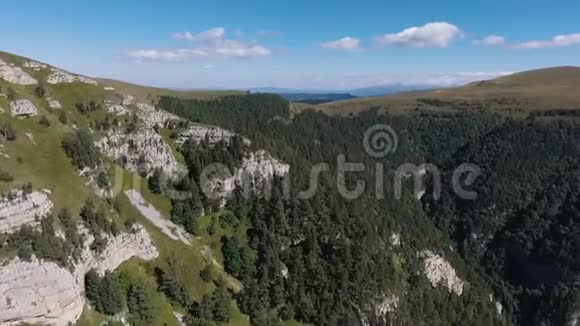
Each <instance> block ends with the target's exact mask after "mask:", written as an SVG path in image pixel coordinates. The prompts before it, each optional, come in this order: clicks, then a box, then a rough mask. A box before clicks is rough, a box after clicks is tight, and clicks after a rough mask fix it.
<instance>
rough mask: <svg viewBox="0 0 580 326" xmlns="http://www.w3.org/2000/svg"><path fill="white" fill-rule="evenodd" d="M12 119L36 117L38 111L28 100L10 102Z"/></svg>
mask: <svg viewBox="0 0 580 326" xmlns="http://www.w3.org/2000/svg"><path fill="white" fill-rule="evenodd" d="M10 111H11V112H12V116H13V117H32V116H35V115H38V109H37V108H36V106H35V105H34V103H32V102H31V101H30V100H26V99H20V100H15V101H12V102H10Z"/></svg>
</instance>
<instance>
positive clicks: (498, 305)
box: [489, 294, 503, 316]
mask: <svg viewBox="0 0 580 326" xmlns="http://www.w3.org/2000/svg"><path fill="white" fill-rule="evenodd" d="M489 301H490V302H492V303H495V312H496V313H497V314H498V316H501V315H502V313H503V305H502V304H501V302H499V301H495V298H494V297H493V294H490V295H489Z"/></svg>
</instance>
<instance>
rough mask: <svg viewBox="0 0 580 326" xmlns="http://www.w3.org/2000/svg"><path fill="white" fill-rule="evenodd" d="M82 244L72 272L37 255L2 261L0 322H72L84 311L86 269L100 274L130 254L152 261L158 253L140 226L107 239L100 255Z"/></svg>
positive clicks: (57, 323) (49, 323)
mask: <svg viewBox="0 0 580 326" xmlns="http://www.w3.org/2000/svg"><path fill="white" fill-rule="evenodd" d="M85 245H86V246H85V253H84V257H85V259H84V260H83V262H81V263H80V264H78V265H77V266H75V268H74V270H73V271H70V270H68V269H65V268H62V267H60V266H58V265H57V264H55V263H53V262H48V261H39V260H37V259H36V258H33V259H32V261H30V262H24V261H21V260H20V259H18V258H16V259H13V260H12V261H10V262H8V263H7V264H5V265H4V266H3V267H2V268H1V269H0V312H1V313H0V324H1V325H20V324H22V323H35V324H36V323H39V324H48V325H57V326H65V325H68V324H69V323H74V322H75V321H76V320H77V319H78V318H79V317H80V315H81V314H82V312H83V307H84V304H85V297H84V275H85V273H86V272H87V271H88V270H89V269H92V268H95V269H96V270H97V271H99V272H101V273H102V272H104V271H107V270H113V269H115V268H117V267H118V266H119V265H120V264H121V263H122V262H124V261H125V260H127V259H129V258H131V257H139V258H141V259H145V260H151V259H154V258H156V257H157V256H158V252H157V249H156V248H155V246H154V245H153V243H152V241H151V238H150V237H149V234H148V233H147V232H146V231H145V229H144V228H143V227H142V226H137V227H135V228H134V230H133V231H131V232H130V233H125V234H121V235H119V236H117V237H115V238H109V242H108V245H107V248H106V249H105V251H104V252H103V253H102V254H101V255H99V256H94V255H92V253H90V252H89V251H87V249H88V245H89V243H88V242H87V243H86V244H85Z"/></svg>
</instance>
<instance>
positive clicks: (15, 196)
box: [0, 190, 53, 233]
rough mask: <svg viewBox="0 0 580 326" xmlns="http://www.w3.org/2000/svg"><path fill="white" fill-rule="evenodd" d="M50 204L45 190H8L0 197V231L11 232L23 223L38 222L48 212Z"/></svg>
mask: <svg viewBox="0 0 580 326" xmlns="http://www.w3.org/2000/svg"><path fill="white" fill-rule="evenodd" d="M52 206H53V205H52V202H51V201H50V199H49V198H48V194H47V193H45V192H40V191H36V192H32V193H30V194H24V193H23V192H22V191H21V190H13V191H11V192H9V193H8V194H6V195H4V196H3V197H0V233H13V232H16V231H18V229H20V227H21V226H23V225H36V224H38V223H39V222H38V221H37V220H38V219H40V218H43V217H44V216H45V215H46V214H48V213H50V211H51V210H52Z"/></svg>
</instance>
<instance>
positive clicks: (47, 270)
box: [0, 259, 84, 325]
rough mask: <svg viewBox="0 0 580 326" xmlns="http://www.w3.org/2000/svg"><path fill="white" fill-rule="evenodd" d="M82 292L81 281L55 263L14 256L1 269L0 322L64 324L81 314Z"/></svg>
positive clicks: (11, 323) (7, 323) (10, 323)
mask: <svg viewBox="0 0 580 326" xmlns="http://www.w3.org/2000/svg"><path fill="white" fill-rule="evenodd" d="M81 278H82V277H81ZM83 291H84V285H83V284H82V280H81V279H79V277H78V276H77V275H75V274H73V273H71V272H70V271H68V270H67V269H64V268H62V267H60V266H58V265H57V264H56V263H53V262H40V261H38V260H37V259H34V260H33V261H31V262H24V261H21V260H19V259H14V260H12V261H11V262H10V263H8V264H7V265H5V266H3V267H2V269H0V311H1V312H2V313H0V324H2V325H20V324H21V323H24V322H27V323H45V324H53V325H66V323H67V322H68V321H75V320H77V319H78V318H79V317H80V314H81V313H82V311H83V305H84V299H83Z"/></svg>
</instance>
